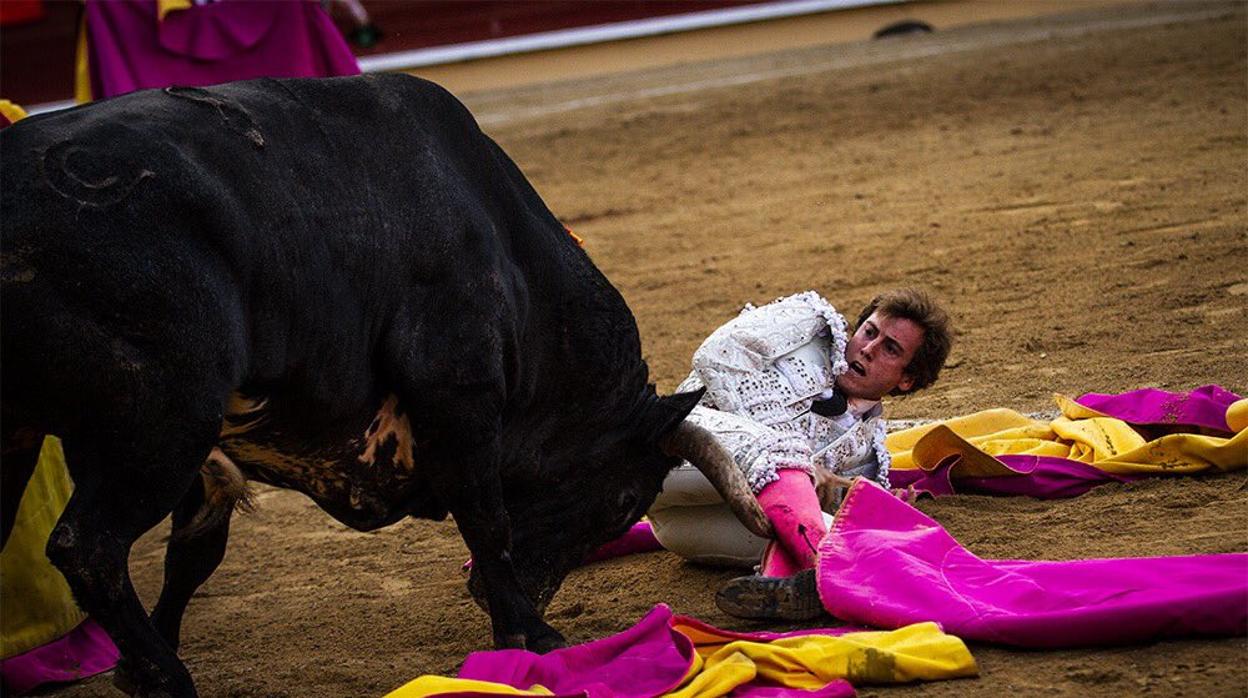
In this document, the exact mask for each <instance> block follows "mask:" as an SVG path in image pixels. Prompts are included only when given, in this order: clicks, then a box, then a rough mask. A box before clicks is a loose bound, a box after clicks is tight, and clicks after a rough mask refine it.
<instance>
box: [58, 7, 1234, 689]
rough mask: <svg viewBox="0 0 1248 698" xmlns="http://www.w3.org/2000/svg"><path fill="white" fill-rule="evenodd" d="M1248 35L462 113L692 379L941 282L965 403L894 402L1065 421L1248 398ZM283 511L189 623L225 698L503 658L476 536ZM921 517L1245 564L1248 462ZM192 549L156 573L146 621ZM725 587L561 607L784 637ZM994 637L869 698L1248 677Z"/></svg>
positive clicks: (593, 623)
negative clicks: (765, 337) (1107, 410)
mask: <svg viewBox="0 0 1248 698" xmlns="http://www.w3.org/2000/svg"><path fill="white" fill-rule="evenodd" d="M1246 26H1248V25H1246V22H1245V6H1244V5H1243V4H1242V3H1220V4H1200V3H1183V4H1179V5H1162V6H1132V7H1131V8H1129V9H1121V8H1120V9H1116V10H1112V11H1110V10H1104V9H1094V10H1091V11H1088V12H1084V13H1082V14H1081V15H1079V16H1065V17H1062V18H1056V19H1054V18H1049V19H1030V20H1022V21H1015V22H1013V23H1009V24H995V25H986V26H978V27H967V28H962V29H954V30H950V31H947V32H939V33H936V34H933V35H930V36H922V37H915V38H907V39H902V40H898V41H890V42H878V43H860V44H849V45H840V46H823V47H814V48H802V49H799V50H791V51H787V52H780V53H772V54H768V55H766V56H763V57H754V58H736V59H731V60H724V61H717V62H714V63H705V64H694V65H684V66H679V67H674V68H664V69H656V70H650V71H648V72H645V73H634V74H629V75H625V76H618V77H614V78H603V79H593V80H582V81H579V82H570V83H561V84H558V85H553V86H547V87H542V88H527V89H518V90H510V91H505V92H490V93H476V94H469V95H465V97H466V101H467V102H468V103H469V104H470V105H471V106H472V107H473V109H474V110H475V111H476V112H477V113H478V114H479V115H480V117H481V119H482V123H483V124H485V126H486V129H487V130H488V131H489V132H490V133H491V134H493V135H494V136H495V137H496V138H497V139H498V140H499V141H500V142H501V143H502V145H503V146H504V148H506V149H507V150H508V151H509V152H510V153H511V154H512V156H513V157H514V158H515V160H516V161H517V162H518V163H519V164H520V166H521V167H522V168H523V169H524V170H525V172H526V173H528V175H529V176H530V177H531V179H532V180H533V182H534V184H535V185H536V187H537V189H538V191H540V192H541V193H542V194H543V196H544V197H545V198H546V200H547V202H548V203H549V204H550V206H551V208H552V209H553V210H554V211H555V212H556V213H558V214H559V215H560V216H562V217H563V218H564V220H565V221H566V222H567V223H568V224H569V225H571V226H572V227H573V228H574V229H575V230H576V231H577V232H578V233H580V234H581V235H582V236H584V237H585V238H586V240H587V243H586V247H587V249H588V251H589V252H590V254H591V255H592V256H593V257H594V259H595V260H596V261H597V263H598V264H599V265H600V266H601V267H602V269H603V270H604V271H605V272H606V274H607V275H608V277H610V278H611V280H612V281H613V282H614V283H615V284H616V285H617V286H618V287H619V288H620V289H621V291H622V292H623V294H624V296H625V297H626V298H627V300H628V301H629V303H630V304H631V306H632V308H633V311H634V312H635V314H636V316H637V319H638V322H639V324H640V327H641V334H642V338H643V342H644V345H645V351H646V353H647V358H648V359H649V361H650V365H651V368H652V370H653V374H654V377H655V379H656V380H657V382H658V383H659V386H660V388H661V389H662V390H664V391H668V390H671V389H672V388H673V387H674V386H675V385H676V383H677V382H678V381H679V380H680V379H681V378H682V377H683V376H684V375H685V372H686V371H687V368H688V362H689V357H690V355H691V353H692V352H693V350H694V348H695V347H696V346H697V344H698V342H699V341H700V339H701V338H702V337H704V336H705V335H706V334H707V333H708V332H710V331H711V330H712V329H713V328H714V327H715V326H716V325H718V324H719V323H721V322H722V321H724V320H726V319H728V318H729V317H731V316H732V315H733V314H734V313H735V312H736V311H737V309H738V308H739V307H740V305H741V304H742V303H744V302H746V301H751V302H755V303H759V302H766V301H768V300H771V299H773V298H776V297H778V296H781V295H784V294H789V293H793V292H795V291H799V290H803V289H807V288H815V289H819V290H821V291H823V292H824V293H825V294H826V295H827V296H828V297H829V298H831V299H832V300H833V302H834V303H836V304H837V305H838V307H841V308H843V309H845V310H846V311H847V312H850V313H852V312H854V311H856V310H857V309H858V308H859V307H860V306H861V304H863V303H864V302H865V301H867V300H868V299H869V297H870V296H871V295H872V294H873V293H874V292H876V291H878V290H880V289H884V288H888V287H891V286H896V285H898V284H917V285H921V286H925V287H927V288H929V289H932V290H933V291H935V292H936V293H937V294H939V296H940V297H942V298H944V299H945V300H946V301H947V302H948V304H949V306H950V307H951V308H952V310H953V311H954V313H955V315H956V318H957V324H958V331H959V336H958V343H957V345H956V347H955V349H954V354H953V356H952V358H951V362H950V364H949V366H948V368H947V370H946V371H945V373H944V374H943V375H942V378H941V380H940V382H939V383H938V384H937V385H935V386H934V387H933V388H932V389H930V390H928V391H926V392H924V393H922V394H920V395H916V396H914V397H910V398H905V399H898V400H893V401H891V403H890V406H889V409H890V410H891V415H892V416H894V417H906V418H910V417H920V418H939V417H947V416H953V415H958V414H963V413H967V412H971V411H975V410H979V409H984V408H989V407H998V406H1003V407H1011V408H1015V409H1018V410H1023V411H1033V410H1042V409H1047V408H1049V407H1050V406H1051V403H1050V400H1049V395H1050V393H1052V392H1054V391H1058V392H1063V393H1067V394H1078V393H1080V392H1085V391H1102V392H1103V391H1121V390H1127V389H1131V388H1136V387H1141V386H1146V385H1151V386H1161V387H1166V388H1170V389H1176V390H1177V389H1188V388H1192V387H1195V386H1198V385H1201V384H1203V383H1209V382H1218V383H1221V384H1223V385H1225V386H1227V387H1228V388H1230V389H1232V390H1235V391H1237V392H1240V393H1241V394H1242V393H1245V392H1248V368H1246V367H1248V363H1246V362H1245V358H1246V357H1245V347H1246V346H1248V322H1245V306H1246V305H1248V271H1246V270H1248V216H1246V211H1248V202H1246V194H1248V182H1246V181H1245V180H1248V138H1246V130H1248V94H1246V91H1248V90H1246V86H1248V58H1246V55H1245V53H1246V48H1245V47H1246V46H1248V37H1246V36H1245V33H1246V32H1245V27H1246ZM574 107H579V108H574ZM373 155H374V156H376V157H384V156H385V154H384V153H375V154H373ZM259 500H260V508H259V510H258V511H257V512H256V513H254V514H252V515H246V516H240V517H237V518H236V521H235V525H234V536H233V539H232V540H231V543H230V549H229V553H228V555H227V557H226V560H225V562H224V564H223V565H222V566H221V568H220V569H219V570H218V571H217V573H216V575H215V576H214V577H213V578H212V579H211V580H209V582H208V583H207V584H206V585H205V586H204V587H203V589H202V590H201V592H200V594H199V596H198V597H197V598H196V599H195V600H193V601H192V603H191V607H190V609H189V611H188V614H187V623H186V626H185V630H184V633H183V637H184V641H183V648H182V656H183V657H184V658H185V659H186V661H187V663H188V665H189V667H190V670H191V672H192V674H193V675H194V676H195V679H196V681H197V683H198V685H199V688H200V690H201V692H202V694H203V695H206V696H301V697H303V696H369V695H379V694H381V693H383V692H385V691H387V690H389V689H392V688H394V687H396V686H398V685H400V684H402V683H404V682H405V681H406V680H408V679H410V678H413V677H415V676H417V675H419V674H423V673H430V672H432V673H444V674H453V673H454V672H455V670H456V669H457V666H458V663H459V662H460V661H461V660H462V658H463V657H464V655H465V654H466V653H468V652H470V651H473V650H477V649H482V648H486V647H487V646H488V645H489V637H490V636H489V628H488V622H487V619H486V617H485V616H484V615H483V614H482V613H481V612H480V611H478V610H477V608H476V607H475V606H474V605H473V604H472V603H471V602H470V601H469V599H468V596H467V593H466V591H465V589H464V585H463V578H462V577H461V575H460V572H459V566H460V563H461V562H463V560H464V558H465V556H466V551H465V548H464V546H463V544H462V542H461V541H460V538H459V536H458V534H457V533H456V531H455V528H454V525H453V523H451V522H449V521H448V522H442V523H432V522H427V521H410V522H405V523H401V524H399V525H396V526H394V527H391V528H388V529H385V530H382V531H379V532H376V533H371V534H362V533H356V532H353V531H350V530H348V529H346V528H344V527H342V526H340V525H338V524H337V523H335V522H333V521H332V520H330V519H329V517H328V516H326V515H325V514H323V513H321V512H320V511H319V510H317V509H316V507H315V506H314V505H313V504H312V503H311V502H310V501H309V500H307V499H305V498H303V497H302V496H299V495H296V494H293V493H290V492H283V491H277V490H272V489H263V490H261V493H260V497H259ZM921 508H922V509H923V510H924V511H926V512H928V513H929V514H931V515H932V516H934V517H935V518H936V519H937V520H939V521H940V522H942V523H943V524H945V525H946V526H947V527H948V528H949V530H950V531H951V532H952V533H953V534H954V535H955V536H956V537H957V538H958V539H959V540H961V541H962V542H963V543H964V544H966V545H967V546H968V547H969V548H970V549H971V550H972V551H974V552H976V553H978V554H980V555H982V556H984V557H998V558H1044V559H1073V558H1086V557H1097V556H1132V555H1171V554H1185V553H1217V552H1232V551H1248V481H1246V480H1245V475H1244V473H1243V472H1240V473H1237V474H1234V475H1229V476H1219V475H1213V476H1208V477H1199V478H1182V479H1173V480H1170V479H1166V480H1160V479H1159V480H1152V481H1146V482H1141V483H1136V484H1132V485H1125V486H1119V485H1108V486H1105V487H1102V488H1100V489H1098V490H1095V491H1093V492H1092V493H1090V494H1087V495H1085V496H1083V497H1080V498H1078V499H1074V500H1067V501H1058V502H1047V503H1046V502H1039V501H1033V500H1029V499H1021V498H1020V499H1004V498H985V497H971V496H958V497H950V498H947V499H942V500H940V501H927V502H924V503H923V504H922V505H921ZM165 534H166V531H165V530H164V529H163V528H162V529H158V530H156V531H153V532H152V533H151V534H149V535H148V536H147V537H145V538H144V539H143V540H142V541H140V543H139V544H138V545H137V546H136V548H135V551H134V555H133V558H132V569H133V572H134V576H135V580H136V584H137V586H138V587H139V588H140V592H141V593H142V594H143V596H144V597H145V599H147V600H148V602H149V603H150V602H152V601H154V600H155V596H156V594H157V592H158V590H159V586H160V574H161V560H162V554H163V550H162V545H161V538H162V537H163V536H164V535H165ZM730 576H733V573H732V572H728V571H722V570H713V569H706V568H701V567H697V566H693V565H690V564H686V563H683V562H681V561H680V560H678V559H677V558H676V557H675V556H672V555H670V554H667V553H651V554H646V555H639V556H634V557H631V558H624V559H619V560H615V561H611V562H608V563H604V564H596V565H592V566H589V567H587V568H584V569H582V570H579V571H577V572H575V573H574V574H573V575H572V576H571V577H570V578H569V579H568V581H567V583H566V584H565V585H564V587H563V590H562V591H561V592H560V595H559V596H558V597H557V598H556V600H555V603H554V604H553V605H552V607H551V610H550V613H549V619H550V620H551V621H552V622H553V624H554V625H555V626H556V627H558V628H560V629H561V630H563V631H564V632H565V633H566V634H567V636H568V637H569V639H570V640H572V641H574V642H579V641H585V640H590V639H594V638H598V637H601V636H603V635H606V634H609V633H613V632H617V631H620V630H623V629H624V628H626V627H628V626H629V625H630V624H632V623H633V622H634V621H635V620H637V619H638V618H639V617H641V615H643V614H644V613H645V612H646V611H647V610H648V609H650V608H651V607H652V606H653V605H654V604H656V603H660V602H666V603H668V604H670V605H671V606H673V607H674V608H675V609H676V610H677V611H679V612H682V613H688V614H692V615H695V616H697V617H699V618H702V619H704V620H706V621H708V622H711V623H714V624H719V625H722V626H725V627H730V628H759V627H763V626H760V625H756V624H749V623H744V622H741V621H738V620H735V619H733V618H731V617H728V616H725V615H724V614H722V613H720V612H719V611H718V610H717V609H716V608H715V606H714V604H713V602H712V596H713V592H714V589H715V588H716V586H717V585H718V584H719V583H720V582H722V581H723V580H725V579H727V578H729V577H730ZM971 649H972V651H973V652H974V654H975V656H976V658H977V659H978V661H979V664H980V669H981V676H980V678H978V679H971V680H960V681H948V682H938V683H929V684H921V685H914V686H905V687H892V686H863V687H860V690H861V693H862V694H863V695H881V696H895V695H909V694H915V693H919V692H922V693H924V694H927V695H938V696H963V695H967V696H998V695H1002V694H1006V693H1010V694H1015V695H1040V694H1044V695H1068V696H1087V695H1136V694H1148V695H1166V696H1172V695H1192V696H1242V695H1244V692H1245V690H1246V687H1248V645H1246V644H1245V640H1244V639H1243V638H1240V639H1234V640H1183V641H1172V642H1160V643H1152V644H1144V645H1138V646H1131V647H1121V648H1112V649H1078V650H1066V651H1055V652H1021V651H1012V650H1007V649H1002V648H999V647H993V646H988V645H982V644H972V646H971ZM109 692H110V689H109V688H108V684H107V682H106V681H94V682H91V683H89V684H87V685H84V686H79V687H75V688H71V689H67V690H65V691H64V692H63V694H64V695H73V696H87V695H107V694H109Z"/></svg>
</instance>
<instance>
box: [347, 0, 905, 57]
mask: <svg viewBox="0 0 1248 698" xmlns="http://www.w3.org/2000/svg"><path fill="white" fill-rule="evenodd" d="M904 1H905V0H792V1H790V2H775V3H769V4H766V5H752V6H748V7H735V8H727V9H721V10H707V11H705V12H690V13H688V14H680V15H671V16H668V17H654V18H651V19H638V20H631V21H626V22H614V23H611V24H598V25H593V26H589V27H577V28H574V29H559V30H555V31H549V32H540V33H537V34H526V35H524V36H513V37H507V38H504V39H490V40H487V41H472V42H467V43H463V44H454V45H451V46H435V47H431V48H423V49H413V50H411V51H399V52H396V53H387V54H384V55H380V56H368V57H366V58H361V59H360V70H362V71H364V72H366V73H377V72H384V71H389V70H410V69H412V68H419V67H422V66H427V65H439V64H443V63H458V62H461V61H471V60H476V59H479V58H492V57H494V56H502V55H506V54H513V53H530V52H533V51H546V50H549V49H555V48H567V47H569V46H583V45H585V44H597V43H603V42H607V41H619V40H621V39H636V38H639V37H643V36H656V35H659V34H672V33H675V32H684V31H692V30H694V29H707V28H710V27H723V26H728V25H732V24H744V23H746V22H758V21H762V20H768V19H780V18H783V17H796V16H798V15H806V14H814V13H818V12H829V11H832V10H844V9H849V8H854V7H866V6H870V5H889V4H895V3H899V2H904Z"/></svg>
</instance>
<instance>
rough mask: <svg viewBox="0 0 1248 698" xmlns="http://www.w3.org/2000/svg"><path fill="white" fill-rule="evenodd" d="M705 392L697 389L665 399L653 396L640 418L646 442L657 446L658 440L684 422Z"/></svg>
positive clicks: (668, 396)
mask: <svg viewBox="0 0 1248 698" xmlns="http://www.w3.org/2000/svg"><path fill="white" fill-rule="evenodd" d="M705 392H706V388H698V389H697V390H694V391H692V392H688V393H676V394H675V395H667V396H665V397H658V396H655V397H654V398H653V399H652V400H651V402H650V405H649V409H647V410H646V414H645V416H644V417H642V421H643V423H642V424H641V433H642V434H643V435H644V438H645V439H646V442H647V443H650V444H657V443H658V441H659V439H660V438H662V437H663V436H665V435H666V434H667V433H668V432H670V431H671V430H672V429H675V428H676V426H677V425H679V424H680V423H681V422H683V421H685V417H688V416H689V413H690V412H691V411H693V408H694V407H696V406H697V404H698V400H701V399H702V394H703V393H705Z"/></svg>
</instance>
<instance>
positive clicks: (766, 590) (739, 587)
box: [715, 569, 824, 620]
mask: <svg viewBox="0 0 1248 698" xmlns="http://www.w3.org/2000/svg"><path fill="white" fill-rule="evenodd" d="M715 605H716V606H719V610H721V611H723V612H724V613H727V614H729V615H733V616H736V617H738V618H762V619H780V620H810V619H811V618H818V617H819V616H821V615H823V613H824V610H823V604H822V603H820V601H819V592H818V591H817V590H816V589H815V571H814V570H813V569H811V570H803V571H801V572H798V573H797V574H795V575H793V576H792V577H760V576H757V575H753V576H749V577H737V578H736V579H733V580H729V582H728V583H727V584H725V585H724V586H723V587H721V588H720V590H719V593H717V594H716V595H715Z"/></svg>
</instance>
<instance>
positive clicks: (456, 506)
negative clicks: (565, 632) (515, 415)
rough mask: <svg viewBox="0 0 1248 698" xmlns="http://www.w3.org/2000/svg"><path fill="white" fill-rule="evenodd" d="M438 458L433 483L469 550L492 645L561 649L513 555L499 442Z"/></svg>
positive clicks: (462, 445) (456, 448)
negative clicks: (526, 589) (525, 585)
mask: <svg viewBox="0 0 1248 698" xmlns="http://www.w3.org/2000/svg"><path fill="white" fill-rule="evenodd" d="M451 448H452V449H453V450H451V451H444V453H443V456H444V457H443V458H439V459H438V461H439V463H438V466H437V467H436V468H435V470H436V472H435V473H434V474H433V476H432V477H431V480H432V481H433V482H432V484H433V486H434V488H435V489H436V491H437V494H438V497H439V498H440V499H442V501H443V503H444V504H445V505H446V507H447V509H448V510H450V512H451V515H452V516H453V517H454V518H455V525H456V526H458V527H459V532H460V535H462V536H463V537H464V542H465V543H467V544H468V549H469V550H470V551H471V552H472V559H473V566H474V573H475V574H478V575H480V580H481V583H482V586H483V587H484V592H485V593H484V595H485V601H486V605H487V606H488V611H489V614H490V620H491V621H492V623H493V630H494V645H495V647H498V648H500V649H501V648H508V647H510V648H520V649H528V650H531V651H534V652H548V651H550V650H552V649H557V648H559V647H563V646H564V644H565V641H564V639H563V636H562V635H560V634H559V632H558V631H557V630H555V629H554V628H552V627H550V626H549V625H547V624H546V623H545V622H544V621H543V620H542V618H541V615H540V614H539V613H538V612H537V609H536V608H535V606H534V604H533V601H532V600H531V599H530V598H529V597H528V595H527V594H525V593H524V591H523V587H522V586H521V583H520V579H519V577H518V575H517V574H516V568H515V566H514V565H513V564H512V559H511V521H510V519H509V517H508V514H507V508H506V506H505V505H504V502H503V489H502V479H501V477H500V473H499V460H500V459H499V453H500V451H499V442H498V438H497V436H493V437H491V438H489V439H488V440H486V441H485V442H484V443H479V444H476V445H473V446H469V445H467V444H465V443H464V442H463V441H458V442H456V443H455V445H454V446H452V447H451Z"/></svg>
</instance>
